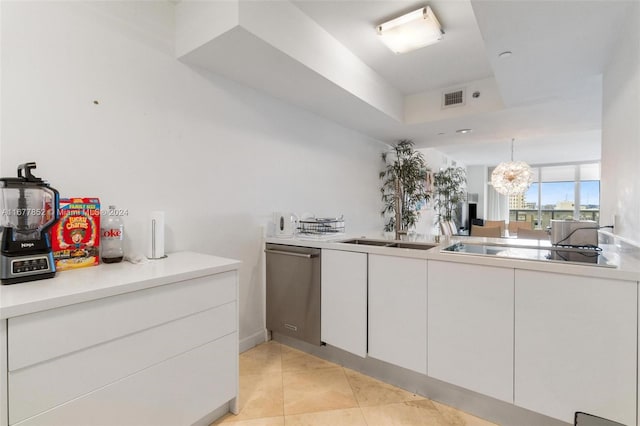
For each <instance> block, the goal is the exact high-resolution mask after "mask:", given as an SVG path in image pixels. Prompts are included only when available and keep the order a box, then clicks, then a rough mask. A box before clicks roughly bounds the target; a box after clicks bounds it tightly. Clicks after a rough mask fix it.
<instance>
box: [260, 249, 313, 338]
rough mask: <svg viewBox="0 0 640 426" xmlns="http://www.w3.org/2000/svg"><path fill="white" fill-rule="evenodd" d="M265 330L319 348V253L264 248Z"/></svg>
mask: <svg viewBox="0 0 640 426" xmlns="http://www.w3.org/2000/svg"><path fill="white" fill-rule="evenodd" d="M265 253H266V258H267V277H266V279H267V282H266V287H267V330H270V331H272V332H276V333H280V334H283V335H286V336H289V337H293V338H296V339H300V340H303V341H305V342H308V343H312V344H315V345H320V249H316V248H310V247H297V246H289V245H284V244H267V245H266V249H265Z"/></svg>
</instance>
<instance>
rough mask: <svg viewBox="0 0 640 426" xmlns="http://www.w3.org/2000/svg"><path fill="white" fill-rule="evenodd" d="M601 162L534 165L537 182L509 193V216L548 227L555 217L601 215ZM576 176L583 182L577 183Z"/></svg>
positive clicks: (595, 216) (536, 225)
mask: <svg viewBox="0 0 640 426" xmlns="http://www.w3.org/2000/svg"><path fill="white" fill-rule="evenodd" d="M599 166H600V165H599V164H598V163H589V164H575V165H562V166H547V167H533V169H534V172H535V176H536V182H534V183H533V184H531V186H530V187H529V189H528V190H527V191H526V192H525V193H524V194H518V195H513V196H511V197H509V220H510V221H515V220H517V221H526V222H531V223H532V224H533V226H534V227H536V228H542V229H545V228H547V227H549V226H550V225H551V220H554V219H579V220H593V221H596V222H598V221H599V219H600V167H599ZM576 179H579V184H578V185H576Z"/></svg>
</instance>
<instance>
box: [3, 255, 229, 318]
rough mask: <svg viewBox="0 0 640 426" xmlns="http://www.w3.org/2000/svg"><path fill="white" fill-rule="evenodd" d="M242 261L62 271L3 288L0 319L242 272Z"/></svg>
mask: <svg viewBox="0 0 640 426" xmlns="http://www.w3.org/2000/svg"><path fill="white" fill-rule="evenodd" d="M240 263H241V262H240V261H238V260H233V259H226V258H223V257H216V256H210V255H206V254H201V253H193V252H179V253H170V254H169V255H168V257H167V258H165V259H159V260H150V261H149V262H147V263H141V264H132V263H129V262H120V263H112V264H108V265H106V264H101V265H98V266H89V267H86V268H80V269H73V270H69V271H59V272H58V273H57V274H56V276H55V277H54V278H50V279H44V280H38V281H30V282H26V283H20V284H11V285H2V286H0V319H6V318H10V317H15V316H18V315H25V314H29V313H33V312H39V311H43V310H46V309H52V308H57V307H60V306H66V305H70V304H74V303H81V302H86V301H89V300H94V299H98V298H102V297H108V296H115V295H118V294H123V293H128V292H131V291H136V290H143V289H146V288H151V287H156V286H160V285H164V284H169V283H173V282H176V281H184V280H189V279H192V278H198V277H203V276H206V275H212V274H217V273H221V272H227V271H231V270H235V269H238V267H239V265H240Z"/></svg>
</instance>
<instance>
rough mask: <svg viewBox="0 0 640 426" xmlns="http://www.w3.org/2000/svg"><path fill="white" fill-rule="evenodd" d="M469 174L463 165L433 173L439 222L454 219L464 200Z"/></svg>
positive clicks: (435, 204)
mask: <svg viewBox="0 0 640 426" xmlns="http://www.w3.org/2000/svg"><path fill="white" fill-rule="evenodd" d="M466 183H467V174H466V172H465V170H464V169H463V168H462V167H447V168H446V169H444V170H441V171H439V172H438V173H435V174H434V175H433V195H434V207H435V210H436V213H437V220H438V223H442V222H446V221H449V220H453V217H454V215H455V213H456V209H457V208H458V203H460V202H462V201H464V198H465V193H466V191H465V184H466Z"/></svg>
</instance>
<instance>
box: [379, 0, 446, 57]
mask: <svg viewBox="0 0 640 426" xmlns="http://www.w3.org/2000/svg"><path fill="white" fill-rule="evenodd" d="M377 30H378V35H379V36H380V39H381V40H382V42H383V43H384V44H385V45H386V46H387V47H388V48H389V49H391V50H392V51H393V52H395V53H405V52H410V51H412V50H415V49H418V48H420V47H424V46H428V45H430V44H433V43H437V42H438V41H440V40H442V35H443V34H444V31H442V27H441V26H440V22H438V18H436V15H435V14H434V13H433V11H432V10H431V7H429V6H427V7H421V8H420V9H418V10H414V11H413V12H409V13H407V14H406V15H402V16H400V17H398V18H395V19H392V20H391V21H388V22H385V23H384V24H380V25H378V27H377Z"/></svg>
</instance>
